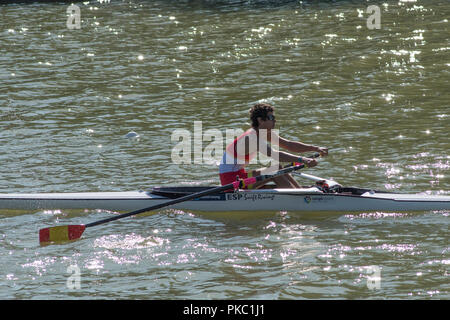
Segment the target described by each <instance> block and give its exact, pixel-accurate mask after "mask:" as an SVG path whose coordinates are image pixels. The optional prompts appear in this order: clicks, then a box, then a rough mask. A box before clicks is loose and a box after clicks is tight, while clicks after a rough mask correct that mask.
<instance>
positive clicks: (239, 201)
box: [0, 187, 450, 212]
mask: <svg viewBox="0 0 450 320" xmlns="http://www.w3.org/2000/svg"><path fill="white" fill-rule="evenodd" d="M170 200H171V198H169V197H166V196H162V195H158V194H152V193H151V192H145V191H130V192H92V193H40V194H39V193H38V194H0V210H1V209H14V210H26V211H37V210H54V209H61V210H65V209H67V210H68V209H91V210H93V209H101V210H109V211H134V210H138V209H142V208H146V207H150V206H153V205H157V204H160V203H163V202H167V201H170ZM170 208H175V209H181V210H189V211H204V212H205V211H206V212H210V211H221V212H228V211H293V212H295V211H341V212H370V211H429V210H450V196H448V195H421V194H396V193H383V192H364V193H362V194H359V195H358V194H349V193H323V192H322V191H320V190H319V189H317V188H316V187H311V188H305V189H263V190H239V191H237V192H229V193H222V194H216V195H210V196H205V197H202V198H200V199H195V200H191V201H186V202H182V203H179V204H176V205H173V206H171V207H170Z"/></svg>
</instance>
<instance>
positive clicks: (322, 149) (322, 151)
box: [316, 147, 328, 157]
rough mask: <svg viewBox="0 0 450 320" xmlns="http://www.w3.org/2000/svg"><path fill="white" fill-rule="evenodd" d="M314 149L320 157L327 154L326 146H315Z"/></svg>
mask: <svg viewBox="0 0 450 320" xmlns="http://www.w3.org/2000/svg"><path fill="white" fill-rule="evenodd" d="M316 151H317V152H318V153H319V154H320V156H321V157H325V156H327V155H328V148H322V147H316Z"/></svg>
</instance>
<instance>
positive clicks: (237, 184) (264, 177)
mask: <svg viewBox="0 0 450 320" xmlns="http://www.w3.org/2000/svg"><path fill="white" fill-rule="evenodd" d="M304 167H305V165H303V164H302V165H299V166H293V167H288V168H284V169H281V170H279V171H277V172H276V173H274V174H271V175H261V176H256V177H252V178H247V179H243V180H240V181H235V182H233V183H230V184H227V185H224V186H221V187H217V188H212V189H209V190H205V191H201V192H197V193H194V194H188V195H186V196H183V197H180V198H176V199H174V200H171V201H168V202H163V203H159V204H157V205H154V206H151V207H148V208H143V209H139V210H136V211H132V212H127V213H123V214H120V215H117V216H114V217H110V218H106V219H103V220H99V221H94V222H91V223H88V224H86V225H85V227H86V228H89V227H93V226H98V225H99V224H104V223H107V222H111V221H114V220H118V219H122V218H126V217H130V216H134V215H137V214H140V213H144V212H147V211H154V210H158V209H161V208H164V207H169V206H171V205H174V204H177V203H180V202H184V201H189V200H192V199H196V198H200V197H203V196H207V195H210V194H214V193H219V192H222V191H226V190H231V189H238V188H240V187H242V186H245V185H250V184H254V183H255V182H258V181H264V180H267V179H271V178H274V177H277V176H280V175H283V174H286V173H289V172H292V171H296V170H300V169H302V168H304Z"/></svg>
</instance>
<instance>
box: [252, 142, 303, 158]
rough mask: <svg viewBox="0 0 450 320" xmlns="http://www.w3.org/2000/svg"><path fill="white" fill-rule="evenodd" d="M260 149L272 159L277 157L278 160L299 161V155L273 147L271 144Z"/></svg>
mask: <svg viewBox="0 0 450 320" xmlns="http://www.w3.org/2000/svg"><path fill="white" fill-rule="evenodd" d="M259 151H261V153H263V154H264V155H266V156H268V157H271V158H272V159H276V160H277V161H278V162H297V161H298V156H296V155H294V154H290V153H288V152H284V151H278V150H274V149H272V148H271V147H270V146H269V145H267V146H266V148H262V149H260V150H259Z"/></svg>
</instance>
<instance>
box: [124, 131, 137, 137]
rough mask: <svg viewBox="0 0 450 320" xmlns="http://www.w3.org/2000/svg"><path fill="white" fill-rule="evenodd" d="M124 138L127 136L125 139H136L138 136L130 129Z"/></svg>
mask: <svg viewBox="0 0 450 320" xmlns="http://www.w3.org/2000/svg"><path fill="white" fill-rule="evenodd" d="M125 138H127V139H137V138H139V135H138V134H137V133H136V132H134V131H130V132H128V133H127V134H126V135H125Z"/></svg>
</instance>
